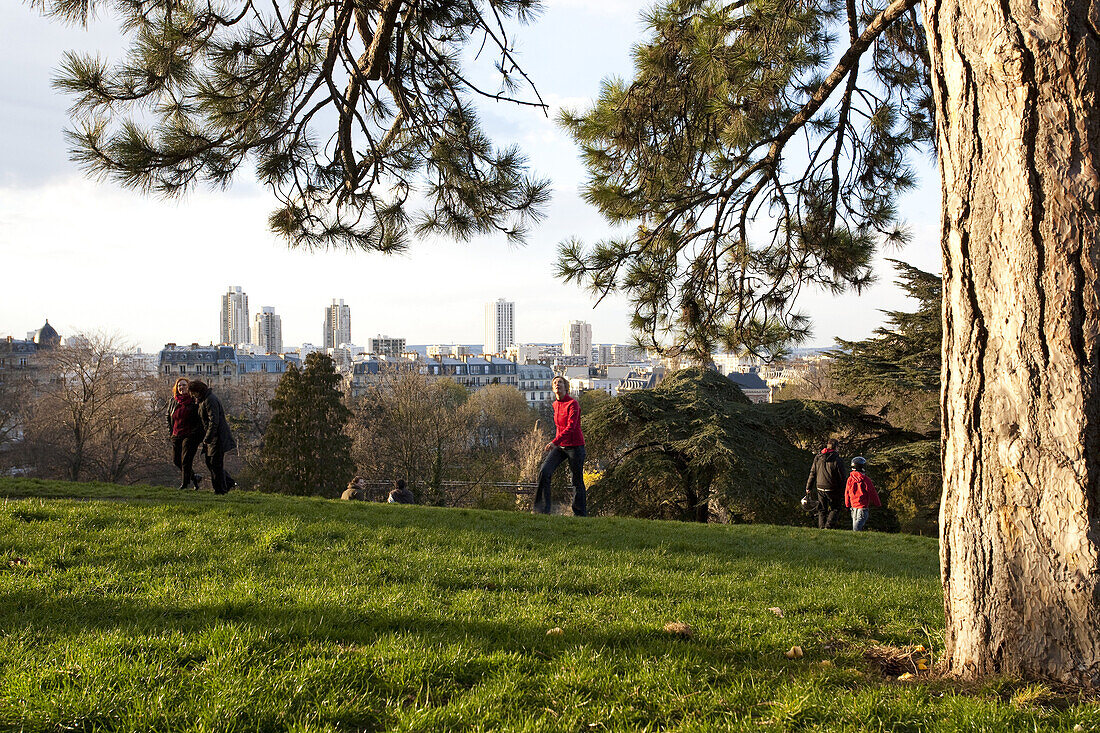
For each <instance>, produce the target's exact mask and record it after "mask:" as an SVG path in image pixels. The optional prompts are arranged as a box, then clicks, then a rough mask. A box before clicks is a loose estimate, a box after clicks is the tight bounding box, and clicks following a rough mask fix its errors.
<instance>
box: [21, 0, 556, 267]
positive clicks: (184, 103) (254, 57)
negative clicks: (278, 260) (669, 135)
mask: <svg viewBox="0 0 1100 733" xmlns="http://www.w3.org/2000/svg"><path fill="white" fill-rule="evenodd" d="M27 1H28V2H30V4H32V5H34V6H36V7H38V8H39V9H41V10H42V11H43V12H45V13H47V14H49V15H53V16H56V17H60V18H62V19H64V20H66V21H70V22H75V23H79V24H86V23H87V21H88V18H89V17H91V16H92V15H94V14H95V13H96V12H97V11H102V10H107V11H109V12H110V13H111V14H112V15H113V16H114V17H116V18H117V19H118V21H119V22H120V24H121V27H122V30H123V32H124V33H125V34H126V36H127V37H128V39H129V43H130V46H129V50H128V53H127V56H126V58H125V60H123V61H122V62H121V63H118V64H116V65H114V66H111V65H108V64H107V62H106V61H104V60H102V59H100V58H97V57H92V56H81V55H77V54H75V53H69V54H66V56H65V58H64V61H63V62H62V64H61V70H60V75H59V78H58V79H57V81H56V85H57V87H58V88H60V89H61V90H63V91H65V92H67V93H69V94H70V95H71V96H72V99H73V106H72V110H73V121H74V127H75V130H73V131H71V132H70V133H69V134H68V136H69V139H70V141H71V143H72V145H73V149H74V158H75V159H76V160H77V161H78V162H80V163H81V164H82V165H83V166H84V167H85V168H86V169H87V170H88V171H89V173H91V174H93V175H95V176H99V177H105V178H106V177H109V178H112V179H114V180H116V181H118V182H119V183H121V184H123V185H125V186H128V187H131V188H136V189H139V190H142V191H145V192H155V193H157V194H161V195H166V196H173V195H179V194H181V193H183V192H184V191H186V190H188V189H190V188H191V187H193V186H194V185H196V184H197V183H207V184H210V185H213V186H219V187H223V186H227V185H228V184H229V183H230V181H231V180H232V179H233V177H234V176H235V175H236V174H237V170H238V168H240V166H241V165H243V164H244V163H245V161H246V160H248V159H251V160H253V161H254V162H255V166H256V175H257V177H258V178H259V180H260V182H261V183H263V184H264V185H266V186H267V187H269V188H270V189H271V190H272V191H273V192H274V193H275V195H276V197H277V198H278V200H279V207H278V208H277V209H276V210H275V211H274V212H273V213H272V215H271V217H270V220H269V223H270V226H271V228H272V230H273V231H275V232H276V233H278V234H280V235H282V236H284V237H285V238H287V239H288V240H289V242H290V243H291V244H293V245H294V246H303V247H307V248H312V247H319V246H328V245H335V246H341V247H353V248H364V249H373V250H382V251H390V250H400V249H403V248H404V247H406V246H407V243H408V233H409V228H410V227H414V228H415V230H416V232H417V233H418V234H427V233H430V232H440V233H445V234H447V235H449V236H451V237H455V238H458V239H467V238H469V237H471V236H474V235H480V234H486V233H496V232H503V233H504V234H505V235H506V236H508V237H509V238H510V239H512V240H516V241H518V240H521V239H522V238H523V237H524V235H525V227H526V225H527V224H528V223H530V222H531V221H534V220H537V219H538V218H539V217H540V216H541V211H542V209H543V207H544V205H545V203H546V202H547V200H548V196H549V191H548V185H549V184H548V182H546V181H543V180H535V179H533V178H531V177H530V176H529V175H528V173H527V170H526V165H525V162H524V159H523V157H522V156H521V155H520V153H519V151H518V150H517V149H516V148H515V147H509V148H506V149H502V150H497V149H495V148H494V147H493V145H492V142H491V141H490V140H489V139H488V138H487V137H486V136H485V135H484V133H483V132H482V131H481V127H480V125H479V123H478V119H477V114H476V112H475V109H474V104H473V103H474V99H475V98H479V97H480V98H489V99H494V100H509V101H511V102H514V103H517V104H525V105H530V106H533V107H537V108H539V109H542V110H544V109H545V105H544V104H543V103H542V100H541V99H540V98H539V97H538V93H537V92H536V91H535V89H534V87H533V86H532V85H530V83H529V82H528V80H527V77H526V75H525V74H524V73H523V71H522V70H521V69H520V68H519V66H518V65H517V63H516V58H515V46H514V38H513V37H512V35H511V34H510V32H509V30H508V29H507V26H506V24H505V21H506V20H508V19H509V18H515V19H516V20H518V21H519V22H521V23H522V22H526V21H528V20H530V19H531V18H532V17H533V16H534V15H535V14H536V13H537V12H538V10H539V4H538V0H447V1H446V2H415V1H414V0H302V1H298V2H293V3H283V2H270V3H252V2H248V3H211V2H208V1H207V0H142V2H134V1H133V0H27ZM238 6H239V7H238ZM470 45H472V46H473V47H474V48H475V49H477V48H478V47H480V49H481V51H483V53H481V52H479V53H477V55H476V57H475V58H477V59H482V60H483V61H484V60H489V59H491V58H492V57H494V56H495V64H494V66H495V68H496V72H497V73H498V75H499V79H500V87H499V88H498V89H495V90H494V89H492V88H488V87H487V86H486V85H485V78H486V75H485V74H483V73H482V71H481V70H480V69H478V68H467V67H468V66H471V65H472V64H473V61H470V60H469V57H470V56H471V55H472V54H469V53H468V48H467V47H468V46H470ZM490 49H491V51H490ZM464 57H465V58H464ZM488 78H489V79H491V76H489V77H488ZM490 83H491V82H490ZM521 86H526V87H527V90H528V92H527V93H526V94H525V95H523V96H517V95H519V94H520V92H521V89H520V87H521ZM418 199H421V200H423V201H424V204H423V206H422V207H421V209H420V210H419V211H417V212H412V211H409V210H408V203H409V202H410V200H412V201H416V200H418Z"/></svg>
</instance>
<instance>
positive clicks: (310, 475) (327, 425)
mask: <svg viewBox="0 0 1100 733" xmlns="http://www.w3.org/2000/svg"><path fill="white" fill-rule="evenodd" d="M271 411H272V414H271V422H270V423H269V424H268V427H267V432H266V433H264V444H263V451H262V461H263V476H264V479H265V483H266V485H267V486H269V487H270V488H271V489H273V490H276V491H280V492H283V493H286V494H299V495H313V494H317V495H321V496H328V497H337V496H339V495H340V492H341V491H342V490H343V489H344V486H345V485H346V484H347V482H348V480H349V479H350V478H351V477H352V475H353V474H354V473H355V466H354V464H353V463H352V460H351V439H350V438H349V437H348V435H347V434H346V432H345V430H344V429H345V427H346V425H347V422H348V418H349V417H350V416H351V412H350V411H349V410H348V408H347V407H346V406H345V405H344V401H343V395H342V394H341V392H340V375H339V374H337V373H336V365H335V364H334V363H333V361H332V359H331V358H330V357H329V356H327V355H326V354H321V353H319V352H314V353H312V354H310V355H309V356H307V357H306V360H305V364H304V368H302V369H299V368H298V367H296V366H295V365H293V364H292V365H291V366H290V367H289V368H288V369H287V371H286V373H285V374H283V377H282V379H280V380H279V386H278V387H277V388H276V389H275V399H273V400H272V401H271Z"/></svg>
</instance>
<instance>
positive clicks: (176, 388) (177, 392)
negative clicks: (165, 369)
mask: <svg viewBox="0 0 1100 733" xmlns="http://www.w3.org/2000/svg"><path fill="white" fill-rule="evenodd" d="M180 382H187V384H188V385H190V384H191V380H190V379H188V378H187V377H179V378H177V379H176V382H175V384H173V385H172V396H173V397H179V396H180Z"/></svg>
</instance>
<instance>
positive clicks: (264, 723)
mask: <svg viewBox="0 0 1100 733" xmlns="http://www.w3.org/2000/svg"><path fill="white" fill-rule="evenodd" d="M0 497H2V498H0V730H25V731H60V730H80V731H101V730H102V731H116V730H123V731H138V730H157V731H168V730H195V731H238V730H239V731H283V730H291V731H381V730H424V731H428V730H433V731H434V730H446V729H450V730H457V729H463V730H501V729H508V730H532V731H534V730H547V731H592V730H601V731H602V730H623V731H626V730H631V731H633V730H692V731H696V730H723V731H724V730H753V731H756V730H761V729H763V730H768V729H771V730H852V731H856V730H860V731H862V730H894V731H896V730H912V731H918V730H920V731H925V730H928V731H932V730H945V731H946V730H1025V729H1026V730H1033V729H1044V730H1045V729H1061V730H1067V731H1069V730H1073V729H1074V726H1075V725H1082V726H1084V727H1085V728H1086V729H1090V728H1092V727H1093V726H1094V725H1095V726H1098V729H1100V711H1098V710H1097V709H1096V708H1095V707H1093V706H1090V705H1087V704H1083V703H1078V702H1076V701H1074V700H1067V699H1065V698H1058V697H1055V696H1054V695H1053V694H1052V693H1051V691H1050V690H1048V689H1047V688H1045V687H1042V686H1035V685H1023V684H1016V683H1012V682H1009V681H994V682H991V683H989V684H987V685H985V686H983V687H981V688H978V689H968V690H960V689H958V688H957V687H955V686H953V685H951V684H949V683H946V682H937V681H931V680H924V679H920V680H918V681H915V682H899V681H896V680H894V679H893V674H897V673H898V672H899V669H893V670H890V669H888V670H887V672H892V673H893V674H887V673H884V672H883V669H882V668H881V667H880V666H879V665H877V664H876V663H874V661H873V660H872V659H869V657H875V655H876V654H877V657H876V658H881V657H883V656H884V655H885V656H889V648H891V647H897V648H902V647H907V646H915V645H924V646H927V647H930V648H932V649H933V650H934V649H936V648H939V647H940V645H941V637H942V612H941V605H940V604H941V600H940V586H939V580H938V570H937V559H936V544H935V542H934V541H933V540H930V539H927V538H920V537H913V536H900V535H881V534H875V533H864V534H859V535H857V534H853V533H850V532H837V531H834V532H825V533H822V532H818V531H816V530H808V529H797V528H780V527H771V526H736V527H730V526H696V525H686V524H676V523H664V522H647V521H641V520H631V519H601V518H592V519H584V520H581V519H575V518H572V517H545V516H530V515H521V514H515V513H508V512H485V511H473V510H444V509H432V508H427V507H415V506H414V507H408V506H394V505H381V504H368V503H352V502H337V501H328V500H323V499H299V498H291V497H278V496H264V495H258V494H244V493H231V494H230V495H229V496H227V497H214V496H213V495H212V494H209V493H196V492H180V491H177V490H174V489H159V488H152V487H121V486H111V485H103V484H66V483H61V482H41V481H32V480H18V479H0ZM770 609H779V613H781V614H782V615H781V616H780V615H779V613H777V612H776V611H773V610H770ZM668 622H682V623H686V624H689V625H690V626H691V627H692V628H693V630H694V635H693V636H692V637H691V638H680V637H676V636H673V635H670V634H668V633H665V632H664V631H663V627H664V625H665V624H666V623H668ZM551 629H561V633H560V635H559V634H551V635H548V634H547V631H548V630H551ZM795 645H797V646H800V647H801V648H802V650H803V651H804V656H802V657H801V658H796V659H788V658H787V657H786V656H785V654H784V653H785V652H787V651H788V650H790V648H791V647H792V646H795ZM897 653H898V654H899V655H900V652H897Z"/></svg>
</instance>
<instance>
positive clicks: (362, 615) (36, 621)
mask: <svg viewBox="0 0 1100 733" xmlns="http://www.w3.org/2000/svg"><path fill="white" fill-rule="evenodd" d="M0 609H3V610H2V611H0V628H4V629H5V633H6V634H8V635H9V636H11V637H13V638H19V637H20V636H21V635H23V634H28V635H29V636H30V637H32V638H33V639H34V641H35V644H36V645H38V644H50V643H55V642H61V641H63V640H64V639H65V638H68V637H72V636H76V635H84V634H88V633H91V634H93V635H94V634H97V633H98V634H111V633H114V632H122V633H123V634H124V635H125V636H126V637H131V638H133V639H134V641H135V643H137V644H139V645H140V644H141V641H140V640H141V639H142V638H143V637H145V638H149V639H157V638H160V639H163V638H164V637H166V636H170V635H173V634H182V635H184V636H185V637H187V636H192V637H193V636H196V635H201V634H204V633H205V632H209V631H213V630H216V629H224V628H226V627H229V628H236V629H239V630H240V631H241V632H242V633H243V634H244V635H246V636H248V635H252V634H254V635H255V640H256V643H259V644H261V645H263V646H266V647H270V648H273V649H274V648H280V647H284V646H285V647H296V646H298V647H300V646H305V645H307V644H315V643H318V642H320V643H325V644H331V645H332V646H333V647H334V648H341V649H347V648H369V647H371V646H373V645H374V644H376V643H378V642H379V641H380V640H383V639H386V638H388V637H393V636H395V635H396V636H399V637H404V636H407V637H410V638H411V639H414V640H415V645H416V646H419V647H422V648H424V649H432V650H438V649H440V648H442V647H445V646H457V647H463V648H466V649H468V650H469V651H470V652H471V655H472V657H474V656H479V655H480V656H488V655H494V654H497V653H499V652H505V653H508V654H513V655H519V656H521V657H529V658H531V659H538V660H543V661H546V662H553V661H555V660H557V659H558V658H560V657H562V656H563V655H568V654H572V653H573V652H574V651H575V650H576V649H577V648H580V647H587V648H596V649H606V650H613V651H614V652H615V653H617V654H621V655H623V656H624V657H638V658H645V659H654V658H661V657H689V658H692V659H694V660H695V661H697V662H698V663H700V664H720V665H735V666H737V667H739V668H746V669H776V668H778V667H780V666H782V665H779V664H778V663H765V662H764V660H763V655H762V654H761V649H760V648H759V647H757V646H745V645H737V644H735V645H730V644H728V643H722V642H720V641H719V640H717V639H714V640H708V639H707V638H706V637H705V636H703V637H698V636H697V637H695V638H693V639H682V638H678V637H676V636H673V635H670V634H667V633H665V632H664V631H662V630H661V629H659V628H650V627H639V626H627V625H616V626H607V627H593V626H587V627H584V628H574V627H568V631H567V632H566V633H563V634H562V635H561V636H554V635H547V629H548V626H549V623H548V624H546V625H540V624H535V623H532V622H530V621H521V622H508V623H502V622H499V621H489V620H477V619H453V618H441V617H432V616H428V615H424V614H416V613H393V612H389V611H385V612H372V611H370V610H365V611H362V612H360V611H351V610H348V609H346V608H340V607H337V606H330V605H296V606H288V605H281V604H274V603H257V602H229V601H227V602H222V603H206V604H195V605H189V606H184V607H180V606H166V605H158V604H154V603H144V602H140V601H135V600H133V599H128V598H106V597H97V596H91V595H82V596H73V595H70V596H66V597H64V598H52V597H48V596H47V595H46V594H44V593H35V592H30V591H15V592H8V593H4V594H0ZM567 626H568V625H567ZM723 641H727V642H728V639H726V640H723ZM747 641H748V643H749V644H755V643H757V642H756V641H754V640H753V639H748V640H747ZM772 651H774V652H775V654H774V655H772V656H775V657H776V660H778V659H779V658H780V656H781V652H782V650H780V649H778V648H777V649H775V650H772ZM472 657H471V658H472ZM776 660H772V661H773V662H776ZM185 661H186V660H185ZM181 663H182V662H181Z"/></svg>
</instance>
